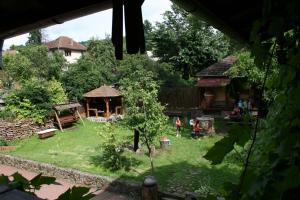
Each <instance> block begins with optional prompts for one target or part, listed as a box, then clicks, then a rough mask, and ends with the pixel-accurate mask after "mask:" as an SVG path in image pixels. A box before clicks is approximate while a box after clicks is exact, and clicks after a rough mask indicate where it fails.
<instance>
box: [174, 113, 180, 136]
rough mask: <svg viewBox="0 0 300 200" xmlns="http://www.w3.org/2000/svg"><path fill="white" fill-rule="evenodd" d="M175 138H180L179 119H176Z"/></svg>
mask: <svg viewBox="0 0 300 200" xmlns="http://www.w3.org/2000/svg"><path fill="white" fill-rule="evenodd" d="M175 123H176V137H178V136H180V131H181V130H180V129H181V121H180V118H179V117H177V119H176V122H175Z"/></svg>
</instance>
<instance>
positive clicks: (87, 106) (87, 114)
mask: <svg viewBox="0 0 300 200" xmlns="http://www.w3.org/2000/svg"><path fill="white" fill-rule="evenodd" d="M89 101H90V99H89V98H87V99H86V116H87V117H89V116H90V110H89V109H90V106H89Z"/></svg>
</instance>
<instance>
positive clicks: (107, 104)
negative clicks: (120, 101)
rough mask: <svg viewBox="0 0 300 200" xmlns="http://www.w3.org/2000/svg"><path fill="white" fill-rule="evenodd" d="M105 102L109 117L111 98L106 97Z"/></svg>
mask: <svg viewBox="0 0 300 200" xmlns="http://www.w3.org/2000/svg"><path fill="white" fill-rule="evenodd" d="M104 101H105V106H106V117H109V116H108V115H109V98H108V97H105V99H104Z"/></svg>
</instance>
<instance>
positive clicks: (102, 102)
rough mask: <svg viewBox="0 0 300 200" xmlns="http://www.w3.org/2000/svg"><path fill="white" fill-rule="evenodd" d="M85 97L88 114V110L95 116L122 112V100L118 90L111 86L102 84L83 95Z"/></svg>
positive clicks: (107, 115)
mask: <svg viewBox="0 0 300 200" xmlns="http://www.w3.org/2000/svg"><path fill="white" fill-rule="evenodd" d="M83 96H84V97H85V99H86V113H87V117H89V116H90V111H92V112H94V113H95V116H96V117H98V115H102V114H103V115H104V116H105V117H109V116H110V115H111V114H112V113H115V114H122V113H123V101H122V95H121V93H120V91H118V90H117V89H115V88H113V87H112V86H108V85H103V86H101V87H99V88H96V89H94V90H92V91H90V92H87V93H85V94H84V95H83Z"/></svg>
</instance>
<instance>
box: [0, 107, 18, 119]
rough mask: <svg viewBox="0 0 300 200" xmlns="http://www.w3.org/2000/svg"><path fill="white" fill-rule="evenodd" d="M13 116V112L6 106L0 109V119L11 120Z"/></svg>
mask: <svg viewBox="0 0 300 200" xmlns="http://www.w3.org/2000/svg"><path fill="white" fill-rule="evenodd" d="M14 118H15V114H14V113H13V112H11V111H10V110H8V109H7V108H4V109H0V119H5V120H12V119H14Z"/></svg>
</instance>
